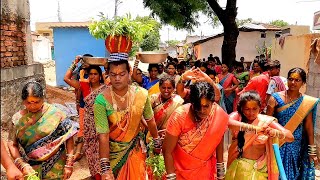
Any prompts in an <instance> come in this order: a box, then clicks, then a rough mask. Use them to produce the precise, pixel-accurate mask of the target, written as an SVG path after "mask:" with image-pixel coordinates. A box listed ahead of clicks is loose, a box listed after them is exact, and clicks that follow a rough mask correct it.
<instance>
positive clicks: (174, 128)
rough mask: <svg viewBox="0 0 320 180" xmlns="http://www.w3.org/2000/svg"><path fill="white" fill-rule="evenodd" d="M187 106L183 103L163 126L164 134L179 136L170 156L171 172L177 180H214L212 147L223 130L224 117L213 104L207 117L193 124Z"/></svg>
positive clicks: (221, 111) (226, 117) (218, 140)
mask: <svg viewBox="0 0 320 180" xmlns="http://www.w3.org/2000/svg"><path fill="white" fill-rule="evenodd" d="M190 107H191V104H185V105H183V106H180V107H179V108H177V109H176V111H175V112H174V113H173V114H172V115H171V116H170V118H169V122H168V125H167V133H169V134H171V135H173V136H178V137H179V140H178V143H177V145H176V147H175V149H174V151H173V153H172V156H173V159H174V167H175V173H176V175H177V179H188V180H192V179H208V180H210V179H214V178H215V176H216V148H217V146H218V144H219V143H220V141H221V140H222V137H223V134H224V132H225V130H226V129H227V126H228V115H227V114H226V113H225V112H224V110H223V109H222V108H220V106H218V105H217V104H214V105H213V106H212V109H211V112H210V114H209V117H208V118H207V119H205V120H203V121H202V122H200V123H199V124H195V123H194V122H193V121H192V119H191V118H190ZM208 142H210V143H208Z"/></svg>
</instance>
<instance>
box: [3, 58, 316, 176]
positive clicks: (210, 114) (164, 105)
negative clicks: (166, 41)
mask: <svg viewBox="0 0 320 180" xmlns="http://www.w3.org/2000/svg"><path fill="white" fill-rule="evenodd" d="M84 56H91V55H90V54H85V55H84ZM79 62H80V56H77V57H76V58H75V60H74V61H73V62H72V64H71V66H70V67H69V69H68V70H67V72H66V74H65V77H64V80H65V82H66V83H67V84H69V85H70V86H72V87H74V89H75V96H76V99H77V100H76V103H77V105H78V112H79V121H78V122H79V124H78V123H77V122H75V121H72V120H70V119H69V118H68V117H66V115H65V114H64V113H63V112H62V111H61V110H60V109H58V108H57V107H55V106H53V105H51V104H48V103H46V102H45V101H44V97H43V96H44V94H43V88H42V87H41V85H40V84H39V83H37V82H28V83H27V84H26V85H25V86H24V88H23V91H22V96H21V97H22V100H23V105H24V106H25V109H23V110H21V111H19V112H17V113H16V114H15V115H14V116H13V117H12V124H13V127H14V129H13V130H12V133H11V134H10V137H9V140H8V147H9V152H10V155H11V157H12V158H13V159H14V160H13V161H12V160H11V159H10V157H9V154H8V153H7V152H6V150H5V149H3V148H1V163H2V164H3V165H4V167H5V168H6V169H7V175H8V178H9V179H23V175H27V176H28V175H37V176H38V177H40V179H68V178H69V177H70V176H71V174H72V172H73V164H74V163H75V162H76V161H78V160H79V159H81V158H82V156H83V155H85V156H86V159H87V162H88V166H89V170H90V174H91V176H92V178H93V179H96V180H100V179H102V180H112V179H118V180H125V179H131V180H135V179H137V180H138V179H161V178H162V179H167V180H175V179H187V180H192V179H208V180H210V179H227V180H231V179H237V180H241V179H244V180H245V179H257V180H258V179H259V180H260V179H270V180H274V179H279V169H278V165H277V162H276V159H275V154H274V151H273V146H272V144H274V143H277V144H279V146H281V148H280V155H281V158H282V163H283V166H284V171H285V174H286V176H287V178H288V179H290V180H294V179H314V178H315V167H316V166H317V165H319V162H318V158H317V150H316V145H315V144H314V128H315V120H316V109H317V104H318V102H319V101H320V100H319V98H317V97H311V96H308V95H305V94H303V93H302V92H301V87H302V86H303V85H305V83H306V81H307V76H306V72H305V71H304V70H303V69H302V68H293V69H291V70H290V71H289V72H288V73H287V77H282V76H280V69H281V65H280V62H279V61H277V60H266V59H265V58H264V56H257V57H256V59H255V60H254V61H253V62H252V63H251V65H250V66H249V65H247V64H245V63H244V58H243V57H242V58H240V61H234V62H233V63H232V65H230V64H226V63H224V62H222V63H221V61H220V59H219V57H217V56H215V57H214V56H213V55H212V54H210V55H209V57H208V58H207V59H203V60H198V61H180V62H179V61H178V59H176V58H171V57H168V59H167V60H166V62H165V63H160V64H149V67H148V73H146V72H143V71H142V70H141V69H139V57H137V58H136V60H135V62H134V66H133V67H130V65H129V63H128V61H127V60H119V59H117V58H115V59H109V62H108V64H106V65H105V66H104V71H102V69H101V67H100V66H97V65H89V64H85V63H82V64H81V66H79V67H78V64H79ZM228 133H230V135H231V141H230V142H229V141H224V140H223V139H224V136H226V135H227V134H228ZM73 136H77V139H76V141H74V138H73ZM3 143H4V142H3V141H1V146H3ZM226 143H227V144H226ZM226 145H227V147H228V149H225V146H226ZM151 147H152V148H151ZM225 150H228V159H224V158H223V154H224V151H225ZM153 157H163V160H164V162H162V163H164V165H165V172H164V173H163V174H162V175H161V176H160V177H157V176H155V171H157V169H154V167H153V168H152V167H148V165H146V161H147V159H149V158H153ZM225 162H227V163H226V164H225ZM159 163H161V162H159Z"/></svg>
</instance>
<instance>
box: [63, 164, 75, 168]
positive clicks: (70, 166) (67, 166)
mask: <svg viewBox="0 0 320 180" xmlns="http://www.w3.org/2000/svg"><path fill="white" fill-rule="evenodd" d="M64 167H66V168H73V166H68V165H64Z"/></svg>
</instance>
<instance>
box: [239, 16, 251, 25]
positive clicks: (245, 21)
mask: <svg viewBox="0 0 320 180" xmlns="http://www.w3.org/2000/svg"><path fill="white" fill-rule="evenodd" d="M236 23H237V25H238V27H240V26H242V25H244V24H246V23H252V18H247V19H236Z"/></svg>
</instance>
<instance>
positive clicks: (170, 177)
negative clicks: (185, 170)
mask: <svg viewBox="0 0 320 180" xmlns="http://www.w3.org/2000/svg"><path fill="white" fill-rule="evenodd" d="M176 179H177V175H176V173H171V174H167V175H166V180H176Z"/></svg>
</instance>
